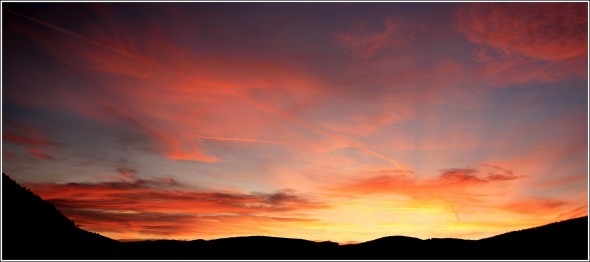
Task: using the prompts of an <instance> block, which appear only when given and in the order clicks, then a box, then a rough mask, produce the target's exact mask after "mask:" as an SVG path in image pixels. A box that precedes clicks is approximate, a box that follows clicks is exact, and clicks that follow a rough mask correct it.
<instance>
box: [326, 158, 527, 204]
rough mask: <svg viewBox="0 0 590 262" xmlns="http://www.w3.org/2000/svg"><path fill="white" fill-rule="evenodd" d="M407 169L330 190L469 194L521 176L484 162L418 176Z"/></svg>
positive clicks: (374, 174) (378, 173) (377, 173)
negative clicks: (426, 175)
mask: <svg viewBox="0 0 590 262" xmlns="http://www.w3.org/2000/svg"><path fill="white" fill-rule="evenodd" d="M406 172H407V171H400V170H380V171H372V172H369V173H368V175H367V176H365V177H362V178H353V179H351V180H349V181H346V182H343V183H341V184H339V185H337V186H335V187H331V189H329V190H335V191H337V192H347V194H351V195H354V194H398V195H407V196H411V197H422V196H430V197H432V196H438V195H439V194H440V193H443V192H444V193H449V192H450V193H452V194H454V195H461V194H462V193H464V194H465V195H466V196H467V195H469V194H467V193H468V191H470V190H471V189H475V190H477V189H478V188H488V187H492V188H493V187H494V184H495V183H502V182H504V181H509V180H514V179H519V178H522V177H524V176H522V175H515V174H514V172H513V171H512V170H508V169H505V168H502V167H500V166H497V165H491V164H485V163H484V164H481V165H479V166H478V168H450V169H443V170H441V172H440V174H439V175H438V176H436V177H434V178H426V179H417V178H415V177H413V176H408V175H407V174H406Z"/></svg>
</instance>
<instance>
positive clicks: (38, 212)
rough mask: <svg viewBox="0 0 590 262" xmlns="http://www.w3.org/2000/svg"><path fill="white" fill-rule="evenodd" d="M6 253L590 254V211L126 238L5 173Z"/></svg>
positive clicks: (466, 256) (91, 255) (137, 255)
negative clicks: (366, 235)
mask: <svg viewBox="0 0 590 262" xmlns="http://www.w3.org/2000/svg"><path fill="white" fill-rule="evenodd" d="M2 204H3V206H2V226H3V231H2V240H3V241H2V259H145V260H151V259H161V260H165V259H256V260H261V259H272V260H278V259H346V260H347V259H407V260H411V259H420V260H425V259H472V260H473V259H527V260H530V259H552V260H563V259H568V260H570V259H571V260H587V259H588V217H587V216H585V217H580V218H575V219H570V220H566V221H561V222H556V223H552V224H548V225H544V226H540V227H535V228H530V229H525V230H519V231H513V232H508V233H505V234H501V235H497V236H494V237H490V238H485V239H480V240H463V239H453V238H433V239H427V240H422V239H419V238H413V237H407V236H387V237H382V238H379V239H375V240H371V241H367V242H363V243H358V244H348V245H338V244H337V243H334V242H327V241H326V242H314V241H309V240H303V239H292V238H278V237H268V236H246V237H231V238H221V239H214V240H202V239H199V240H192V241H178V240H153V241H135V242H119V241H116V240H112V239H110V238H107V237H104V236H101V235H99V234H96V233H91V232H88V231H85V230H82V229H80V228H78V227H77V226H76V225H75V223H74V222H73V221H71V220H70V219H68V218H67V217H65V216H64V215H63V214H61V213H60V212H59V210H57V209H56V208H55V206H53V205H52V204H51V203H49V202H47V201H44V200H42V199H41V198H40V197H39V196H37V195H35V194H34V193H33V192H31V191H29V190H28V189H26V188H24V187H22V186H20V185H19V184H18V183H16V182H15V181H14V180H12V179H11V178H10V177H8V176H7V175H5V174H2Z"/></svg>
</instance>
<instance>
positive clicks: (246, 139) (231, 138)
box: [195, 135, 292, 145]
mask: <svg viewBox="0 0 590 262" xmlns="http://www.w3.org/2000/svg"><path fill="white" fill-rule="evenodd" d="M195 137H198V138H202V139H206V140H215V141H236V142H251V143H265V144H276V145H292V143H286V142H277V141H268V140H258V139H250V138H237V137H217V136H202V135H195Z"/></svg>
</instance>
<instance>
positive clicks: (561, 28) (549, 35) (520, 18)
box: [455, 3, 588, 61]
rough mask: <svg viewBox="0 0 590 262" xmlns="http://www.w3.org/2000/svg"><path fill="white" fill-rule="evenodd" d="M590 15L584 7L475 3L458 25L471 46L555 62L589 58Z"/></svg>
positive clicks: (461, 14)
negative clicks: (480, 45) (589, 29)
mask: <svg viewBox="0 0 590 262" xmlns="http://www.w3.org/2000/svg"><path fill="white" fill-rule="evenodd" d="M587 15H588V14H587V6H586V4H584V3H474V4H464V5H462V6H460V7H459V8H458V10H457V12H456V14H455V24H456V26H457V28H458V29H459V31H460V32H461V33H463V34H464V35H465V36H466V37H467V39H469V40H470V41H472V42H475V43H478V44H482V45H487V46H491V47H494V48H498V49H502V50H506V51H510V52H516V53H519V54H523V55H526V56H528V57H531V58H535V59H540V60H546V61H554V60H564V59H569V58H573V57H581V56H582V57H585V56H586V54H587V45H588V35H587V26H588V21H587Z"/></svg>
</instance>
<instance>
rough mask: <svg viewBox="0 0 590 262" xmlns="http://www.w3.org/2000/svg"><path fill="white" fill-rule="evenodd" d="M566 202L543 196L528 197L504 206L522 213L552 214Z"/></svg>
mask: <svg viewBox="0 0 590 262" xmlns="http://www.w3.org/2000/svg"><path fill="white" fill-rule="evenodd" d="M566 204H567V202H565V201H561V200H555V199H550V198H544V197H529V198H527V199H521V200H518V201H514V202H511V203H509V204H507V205H506V206H505V207H504V208H505V209H507V210H509V211H511V212H516V213H522V214H552V213H555V211H556V210H557V209H558V208H560V207H562V206H564V205H566Z"/></svg>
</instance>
